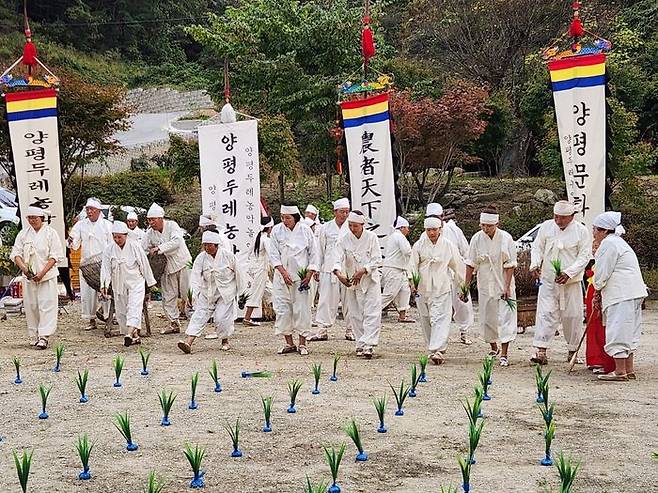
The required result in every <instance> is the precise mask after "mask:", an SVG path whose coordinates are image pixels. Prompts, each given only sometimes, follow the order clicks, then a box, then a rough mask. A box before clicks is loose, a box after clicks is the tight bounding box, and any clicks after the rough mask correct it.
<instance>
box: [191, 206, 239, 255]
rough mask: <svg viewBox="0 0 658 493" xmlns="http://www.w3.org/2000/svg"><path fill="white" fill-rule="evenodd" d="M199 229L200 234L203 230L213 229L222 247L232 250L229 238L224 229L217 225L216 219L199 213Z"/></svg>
mask: <svg viewBox="0 0 658 493" xmlns="http://www.w3.org/2000/svg"><path fill="white" fill-rule="evenodd" d="M199 229H200V230H201V234H203V233H204V231H214V232H215V233H219V238H220V240H221V242H222V248H224V249H226V250H230V251H232V252H233V247H232V245H231V240H229V239H228V236H226V232H225V230H224V229H222V228H221V227H220V226H219V224H218V223H217V221H215V220H214V219H213V218H212V217H211V215H210V214H201V215H200V216H199ZM234 253H235V252H234Z"/></svg>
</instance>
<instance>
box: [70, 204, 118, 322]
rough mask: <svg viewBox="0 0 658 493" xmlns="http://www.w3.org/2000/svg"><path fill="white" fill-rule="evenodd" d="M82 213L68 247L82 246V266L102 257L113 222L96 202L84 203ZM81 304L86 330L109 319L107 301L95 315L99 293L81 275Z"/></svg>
mask: <svg viewBox="0 0 658 493" xmlns="http://www.w3.org/2000/svg"><path fill="white" fill-rule="evenodd" d="M85 213H86V214H87V217H86V218H85V219H81V220H80V221H78V222H77V223H75V224H74V225H73V228H71V233H70V236H69V247H70V248H71V249H72V250H78V249H79V248H80V247H82V253H81V254H80V262H81V263H82V262H84V261H85V260H87V259H89V258H90V257H93V256H94V255H102V253H103V251H104V250H105V247H106V246H107V245H109V244H110V243H111V242H112V223H111V222H110V221H108V220H107V219H105V218H104V217H103V213H102V211H101V203H100V202H99V201H98V199H95V198H90V199H89V200H87V204H86V205H85ZM80 303H81V313H82V319H83V320H86V321H88V323H89V325H88V326H87V327H85V330H92V329H95V328H96V317H97V316H99V317H101V318H102V319H105V317H107V316H108V312H109V303H108V302H107V301H103V302H101V303H100V308H101V309H100V311H101V312H102V313H97V308H98V305H99V303H98V293H97V292H96V291H95V290H94V289H93V288H92V287H91V286H89V285H88V284H87V282H86V281H85V278H84V276H80Z"/></svg>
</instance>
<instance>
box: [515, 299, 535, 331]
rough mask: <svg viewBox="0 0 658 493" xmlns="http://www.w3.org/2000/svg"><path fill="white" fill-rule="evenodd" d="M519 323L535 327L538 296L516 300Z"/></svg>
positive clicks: (519, 324)
mask: <svg viewBox="0 0 658 493" xmlns="http://www.w3.org/2000/svg"><path fill="white" fill-rule="evenodd" d="M516 313H517V325H518V326H519V327H523V328H524V329H525V328H526V327H533V326H534V325H535V317H536V314H537V298H530V299H519V300H517V302H516Z"/></svg>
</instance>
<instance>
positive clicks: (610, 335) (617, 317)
mask: <svg viewBox="0 0 658 493" xmlns="http://www.w3.org/2000/svg"><path fill="white" fill-rule="evenodd" d="M643 299H644V298H635V299H634V300H626V301H621V302H619V303H615V304H614V305H610V306H609V307H608V308H606V309H605V346H604V347H603V349H604V350H605V352H606V353H608V354H609V355H610V356H612V357H613V358H628V357H629V356H630V355H631V354H633V353H635V351H637V348H638V345H639V344H640V333H641V332H642V329H641V325H642V300H643Z"/></svg>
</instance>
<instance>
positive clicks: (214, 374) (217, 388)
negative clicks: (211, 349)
mask: <svg viewBox="0 0 658 493" xmlns="http://www.w3.org/2000/svg"><path fill="white" fill-rule="evenodd" d="M208 373H210V378H212V381H213V382H215V392H221V391H222V384H221V383H220V382H219V371H218V370H217V360H216V359H214V358H213V360H212V363H211V364H210V370H209V371H208Z"/></svg>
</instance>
